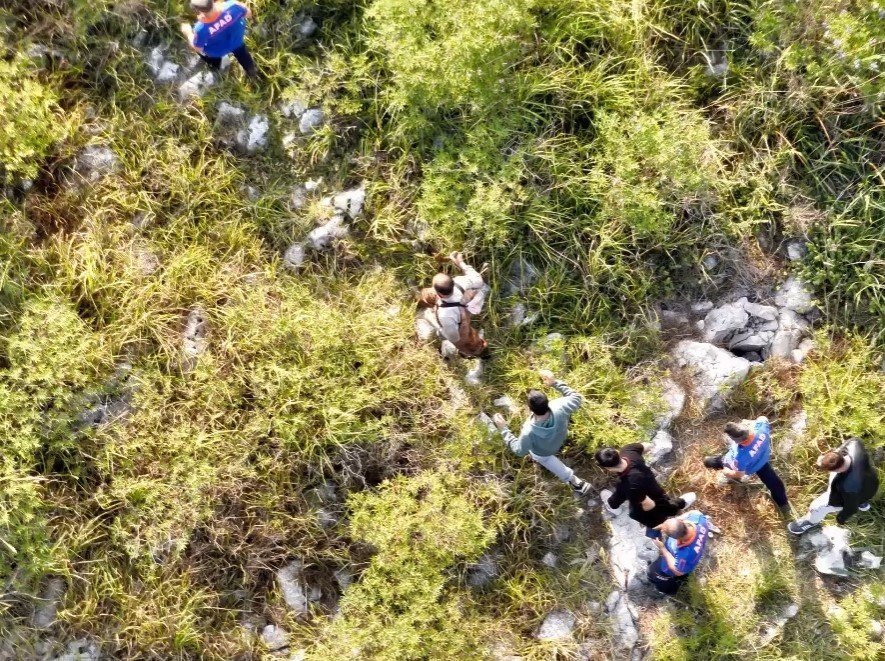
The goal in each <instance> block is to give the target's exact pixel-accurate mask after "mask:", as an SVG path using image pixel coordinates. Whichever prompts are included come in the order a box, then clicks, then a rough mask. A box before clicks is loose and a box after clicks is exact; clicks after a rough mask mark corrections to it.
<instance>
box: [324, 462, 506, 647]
mask: <svg viewBox="0 0 885 661" xmlns="http://www.w3.org/2000/svg"><path fill="white" fill-rule="evenodd" d="M471 491H472V490H471V488H470V486H469V484H468V483H467V482H466V481H465V480H464V479H463V478H461V477H458V476H456V475H452V474H450V473H446V472H439V473H422V474H420V475H418V476H415V477H412V478H397V479H395V480H393V481H391V482H388V483H385V484H384V485H382V487H381V488H380V489H379V490H378V491H377V492H366V493H361V494H355V495H354V496H352V497H351V499H350V502H349V504H350V506H351V508H352V510H353V516H352V518H351V522H350V531H351V534H352V535H353V536H354V537H355V538H357V539H360V540H362V541H364V542H366V543H368V544H371V545H372V547H373V549H374V550H375V554H374V555H373V556H372V560H371V562H370V564H369V567H368V569H366V570H365V572H363V575H362V577H361V578H360V581H359V583H357V584H356V585H354V586H353V587H351V588H350V589H349V590H348V591H347V593H346V594H345V596H344V598H343V599H342V601H341V615H340V617H339V618H338V619H337V620H335V621H334V622H333V623H332V624H331V625H330V626H329V629H328V631H327V632H326V634H325V642H324V644H322V645H321V646H320V647H319V649H318V650H316V651H315V652H313V656H312V658H316V659H328V658H337V659H357V658H359V659H365V658H372V659H383V660H390V661H393V660H394V659H419V658H420V659H452V658H459V659H474V658H475V659H479V658H484V656H485V655H484V653H483V650H482V648H481V647H480V646H479V642H480V636H481V633H482V620H481V619H480V618H479V617H478V616H477V614H475V613H472V612H471V611H469V610H468V609H467V607H466V606H467V604H466V602H465V600H464V599H463V597H461V596H460V595H459V594H458V592H457V591H456V590H455V589H453V588H452V587H451V586H449V584H448V580H447V575H446V570H447V569H448V568H449V567H451V566H452V564H454V563H455V562H456V561H459V560H463V561H468V562H469V561H471V560H475V559H476V558H477V557H479V555H480V553H482V551H483V550H484V549H485V548H486V547H487V546H488V545H489V543H490V542H491V541H492V540H493V539H494V533H493V532H492V531H491V530H490V529H489V528H488V527H487V526H486V524H485V523H484V522H483V513H482V510H481V509H479V507H478V503H477V502H475V496H473V495H472V494H471Z"/></svg>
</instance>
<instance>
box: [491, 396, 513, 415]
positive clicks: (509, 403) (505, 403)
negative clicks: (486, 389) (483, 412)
mask: <svg viewBox="0 0 885 661" xmlns="http://www.w3.org/2000/svg"><path fill="white" fill-rule="evenodd" d="M492 404H494V405H495V406H498V407H500V408H502V409H507V411H508V413H519V407H518V406H517V405H516V404H515V403H514V402H513V400H512V399H510V398H509V397H508V396H507V395H502V396H501V397H498V398H497V399H496V400H494V401H493V402H492Z"/></svg>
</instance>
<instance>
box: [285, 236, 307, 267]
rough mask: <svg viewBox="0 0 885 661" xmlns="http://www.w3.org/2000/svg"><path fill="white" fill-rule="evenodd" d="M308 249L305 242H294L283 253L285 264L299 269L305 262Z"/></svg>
mask: <svg viewBox="0 0 885 661" xmlns="http://www.w3.org/2000/svg"><path fill="white" fill-rule="evenodd" d="M305 255H306V249H305V247H304V244H303V243H293V244H292V245H291V246H289V247H288V248H286V252H284V253H283V264H284V265H285V266H286V268H289V269H291V270H293V271H297V270H298V269H299V268H301V265H302V264H304V259H305Z"/></svg>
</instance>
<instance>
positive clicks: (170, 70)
mask: <svg viewBox="0 0 885 661" xmlns="http://www.w3.org/2000/svg"><path fill="white" fill-rule="evenodd" d="M180 71H181V67H180V66H178V65H177V64H176V63H175V62H163V64H162V66H161V67H160V70H159V71H157V74H156V76H154V80H156V81H157V82H158V83H160V84H161V85H168V84H170V83H173V82H175V80H176V79H177V78H178V74H179V72H180Z"/></svg>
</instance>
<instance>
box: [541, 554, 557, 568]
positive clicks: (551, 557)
mask: <svg viewBox="0 0 885 661" xmlns="http://www.w3.org/2000/svg"><path fill="white" fill-rule="evenodd" d="M557 561H558V558H557V557H556V554H555V553H553V552H552V551H548V552H547V553H545V554H544V557H543V558H541V563H542V564H544V565H546V566H547V567H550V568H551V569H556V563H557Z"/></svg>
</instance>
